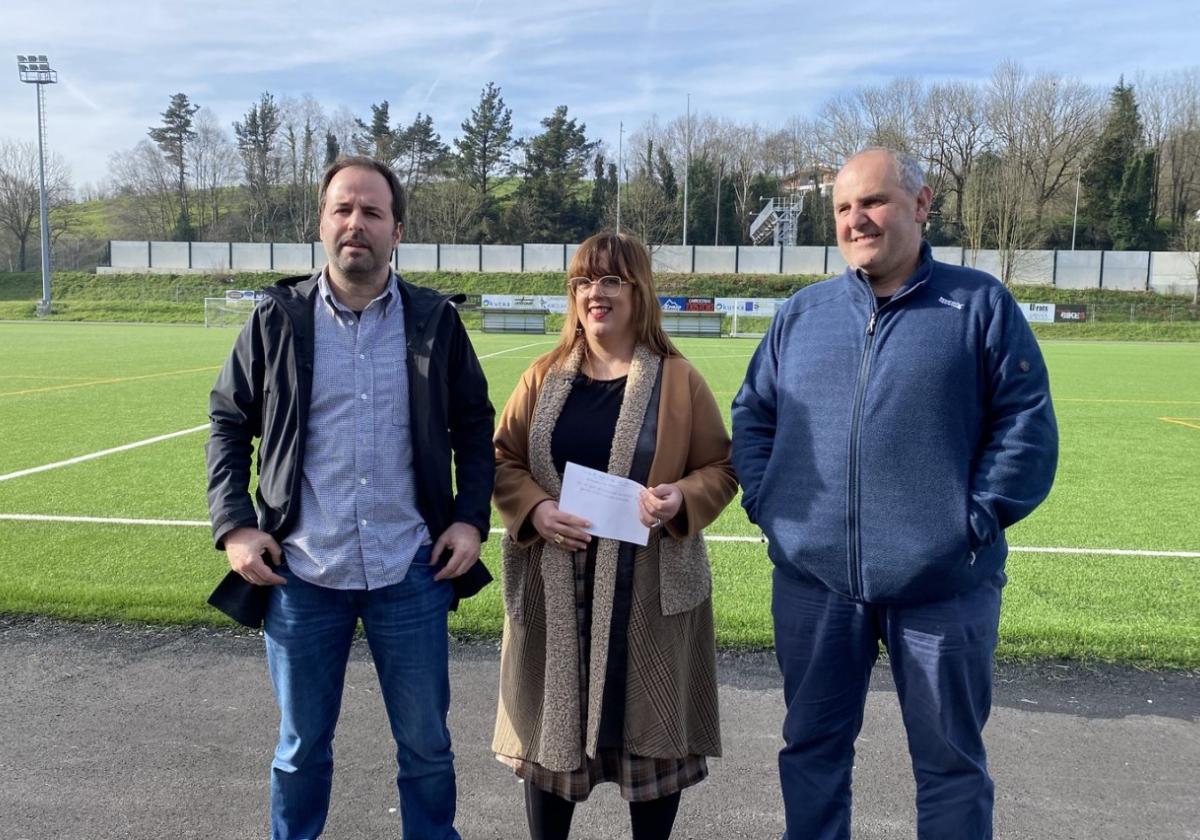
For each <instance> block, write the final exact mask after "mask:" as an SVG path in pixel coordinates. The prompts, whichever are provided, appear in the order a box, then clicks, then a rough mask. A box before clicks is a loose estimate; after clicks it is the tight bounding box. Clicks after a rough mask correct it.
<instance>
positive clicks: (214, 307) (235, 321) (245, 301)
mask: <svg viewBox="0 0 1200 840" xmlns="http://www.w3.org/2000/svg"><path fill="white" fill-rule="evenodd" d="M257 302H258V301H256V300H255V299H254V298H253V297H249V298H228V297H219V298H217V297H206V298H205V299H204V326H206V327H241V326H242V325H243V324H245V323H246V321H247V320H249V318H250V313H251V312H253V311H254V305H255V304H256V303H257Z"/></svg>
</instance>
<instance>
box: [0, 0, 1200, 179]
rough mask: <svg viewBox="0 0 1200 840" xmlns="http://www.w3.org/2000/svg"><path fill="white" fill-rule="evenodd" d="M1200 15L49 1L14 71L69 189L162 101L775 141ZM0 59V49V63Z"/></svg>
mask: <svg viewBox="0 0 1200 840" xmlns="http://www.w3.org/2000/svg"><path fill="white" fill-rule="evenodd" d="M1193 17H1194V4H1193V3H1192V2H1187V3H1185V2H1182V0H1159V2H1156V4H1155V13H1154V14H1153V15H1149V14H1146V9H1145V8H1143V7H1138V6H1136V5H1132V6H1131V5H1129V4H1128V3H1117V2H1113V0H1090V1H1089V2H1087V3H1084V2H1083V0H1064V2H1059V3H1048V2H1045V0H1012V2H1006V3H1003V4H992V5H986V4H985V5H975V6H967V5H962V4H960V3H957V2H955V3H951V2H944V0H916V2H914V3H909V4H895V3H890V2H889V3H885V2H881V0H866V2H861V3H858V4H854V5H853V6H847V5H845V4H815V3H805V4H800V3H796V2H789V1H788V0H762V2H759V3H754V4H747V3H741V2H737V3H735V2H728V0H651V2H648V3H646V2H636V1H635V0H578V2H575V3H572V4H563V3H561V2H559V1H558V0H555V2H550V0H515V1H514V2H505V3H497V2H486V0H445V2H440V3H437V4H424V5H421V6H417V5H415V4H396V3H388V4H382V3H365V4H364V3H357V4H352V3H345V4H340V5H337V4H330V3H314V2H311V0H298V1H297V2H292V3H284V2H280V0H269V2H255V3H247V2H245V1H244V0H209V2H205V3H203V4H200V3H195V2H182V1H181V0H170V2H161V3H156V4H146V3H144V2H140V1H139V2H134V1H133V0H111V2H107V3H104V4H98V3H94V2H82V1H81V0H48V2H44V3H42V4H40V5H38V6H36V7H32V6H27V5H26V6H16V5H15V4H13V3H9V4H6V7H5V9H4V11H2V12H0V33H14V32H19V33H21V35H20V37H19V39H17V38H14V37H12V36H11V35H10V34H4V35H0V41H3V42H4V43H5V44H7V45H8V46H9V52H10V54H16V53H23V52H27V51H29V50H33V51H36V52H44V53H46V54H48V55H49V56H50V58H51V61H52V63H53V64H54V66H55V67H56V68H57V69H58V70H59V73H60V81H61V84H60V85H59V86H58V88H55V89H51V91H49V108H48V125H49V135H50V141H51V144H52V146H53V147H54V148H55V149H57V150H58V151H59V152H60V153H62V154H63V156H64V157H66V158H67V160H68V161H70V163H71V164H72V167H73V169H74V171H75V175H76V178H77V179H78V180H80V181H96V180H99V179H101V178H103V177H104V175H105V172H106V168H107V160H108V156H109V154H111V153H112V152H113V151H117V150H119V149H126V148H130V147H132V146H133V145H135V144H136V143H137V142H138V141H140V140H141V139H143V138H144V137H145V136H146V134H145V132H146V129H147V127H149V126H150V125H152V124H154V123H155V122H156V121H157V120H158V118H159V114H160V113H161V111H162V110H163V109H164V108H165V107H166V105H167V102H168V100H169V98H170V96H171V95H172V94H173V93H176V92H178V91H182V92H185V93H187V94H188V95H189V97H191V99H192V101H193V102H196V103H199V104H202V105H204V106H205V107H207V108H210V109H212V110H213V112H214V113H215V114H216V115H217V116H218V117H219V119H220V120H221V122H222V123H223V124H225V125H229V124H230V123H231V122H232V121H233V120H234V119H238V118H240V117H241V115H242V114H244V113H245V111H246V110H247V109H248V108H249V107H250V105H251V104H252V103H253V102H255V101H256V100H257V98H258V96H259V95H260V94H261V93H262V92H263V91H266V90H269V91H271V92H272V93H274V94H275V95H276V97H277V98H283V97H285V96H294V97H298V96H301V95H303V94H305V93H311V94H312V95H313V96H314V97H316V98H317V99H318V100H319V101H320V102H321V103H322V104H323V105H324V106H325V108H326V110H327V111H329V112H332V111H334V110H336V109H337V108H338V107H339V106H344V107H347V108H349V109H350V110H351V111H353V112H354V113H357V114H361V115H365V114H367V113H368V110H369V105H370V104H371V103H372V102H380V101H382V100H384V99H387V100H388V101H389V102H390V104H391V111H392V115H393V119H396V120H409V119H411V118H412V116H414V115H415V114H416V112H417V111H422V112H426V113H429V114H431V115H432V116H433V118H434V121H435V124H436V126H437V128H438V130H439V131H440V132H441V133H442V135H443V137H444V138H446V139H449V138H450V137H452V136H454V135H455V134H456V133H457V131H458V125H459V123H460V122H462V120H463V119H464V118H465V117H466V115H467V113H468V111H469V110H470V108H471V107H473V106H474V105H475V104H476V102H477V101H478V96H479V91H480V89H481V88H482V87H483V86H484V84H486V83H487V82H489V81H494V82H496V83H497V84H499V85H500V86H501V88H502V90H503V93H504V96H505V99H506V101H507V102H508V104H509V106H510V107H512V108H513V113H514V122H515V124H516V126H517V129H518V131H520V132H526V133H528V132H532V131H536V130H537V128H538V123H539V121H540V120H541V119H542V118H543V117H544V116H546V115H547V114H549V113H550V112H551V110H552V109H553V108H554V107H555V106H556V105H559V104H566V105H568V106H569V107H570V110H571V113H572V115H574V116H576V117H577V118H579V119H581V120H582V121H583V122H585V123H587V125H588V130H589V133H590V134H591V135H592V136H600V137H603V138H604V139H606V140H607V141H608V144H609V145H610V146H611V147H614V148H615V146H616V135H617V125H618V123H619V122H620V121H624V123H625V126H626V129H627V131H628V130H630V129H632V128H633V127H636V126H637V125H640V124H641V123H642V122H644V121H645V120H646V119H648V118H649V117H650V116H651V115H654V114H658V115H659V116H660V117H661V118H662V119H664V120H669V119H671V118H673V117H674V116H677V115H681V114H682V113H683V110H684V103H685V98H686V96H687V95H688V94H689V93H690V94H691V95H692V102H693V107H694V109H696V110H700V111H703V112H706V113H710V114H713V115H715V116H721V117H727V118H730V119H735V120H739V121H746V122H749V121H756V122H759V123H760V124H763V125H765V126H773V125H781V124H782V123H783V122H785V121H786V120H787V118H789V117H791V116H795V115H799V116H808V115H811V114H812V113H813V112H815V111H816V109H817V108H818V107H819V106H820V104H821V102H822V101H824V100H825V99H827V98H828V97H830V96H833V95H835V94H837V93H842V92H846V91H850V90H852V89H854V88H857V87H860V86H862V85H867V84H879V83H882V82H886V81H887V80H888V79H890V78H894V77H896V76H903V75H914V76H917V77H920V78H926V79H934V78H960V79H967V80H971V79H976V80H981V79H985V78H987V77H988V76H989V75H990V73H991V71H992V69H993V68H994V67H995V65H996V64H997V62H999V61H1000V60H1002V59H1006V58H1011V59H1016V60H1018V61H1020V62H1022V63H1023V64H1025V65H1026V66H1027V67H1028V68H1029V69H1031V70H1050V71H1054V72H1059V73H1062V74H1064V75H1069V76H1077V77H1079V78H1082V79H1083V80H1084V81H1086V82H1088V83H1092V84H1097V85H1101V86H1104V87H1107V86H1110V85H1111V84H1113V83H1115V81H1116V77H1117V76H1118V75H1119V74H1121V73H1124V74H1125V75H1127V76H1131V77H1132V76H1133V75H1135V74H1136V73H1137V72H1138V71H1144V72H1147V73H1155V72H1161V71H1164V70H1170V69H1176V68H1180V67H1185V66H1189V65H1191V64H1195V63H1196V59H1195V58H1194V51H1193V45H1192V43H1191V41H1192V40H1193V37H1192V36H1194V29H1193V30H1192V31H1188V30H1189V27H1187V26H1181V25H1180V21H1183V20H1190V19H1192V18H1193ZM2 54H3V52H2V51H0V55H2ZM33 102H34V97H33V92H32V91H31V90H30V89H29V86H26V85H21V84H19V83H18V82H17V81H16V79H15V78H14V79H12V80H11V82H10V83H7V84H0V125H2V126H3V129H0V135H3V136H10V137H19V138H22V139H24V138H28V137H31V136H33V135H35V134H36V121H35V118H34V108H33Z"/></svg>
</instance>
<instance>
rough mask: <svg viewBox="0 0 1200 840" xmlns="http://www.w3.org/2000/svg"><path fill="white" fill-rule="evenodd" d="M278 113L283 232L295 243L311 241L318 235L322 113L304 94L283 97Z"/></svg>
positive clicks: (323, 136)
mask: <svg viewBox="0 0 1200 840" xmlns="http://www.w3.org/2000/svg"><path fill="white" fill-rule="evenodd" d="M280 114H281V125H280V136H281V143H280V150H279V154H280V159H281V165H282V173H283V181H284V183H283V196H282V202H283V216H284V231H283V232H285V233H286V234H287V235H288V236H289V237H290V238H291V239H293V240H294V241H296V242H311V241H312V240H314V239H315V238H316V237H317V235H318V233H317V196H316V192H317V183H318V181H319V180H320V177H321V170H322V168H323V166H322V164H323V162H324V152H323V149H322V145H323V143H324V139H325V135H326V133H327V132H326V122H325V112H324V111H323V110H322V109H321V105H320V103H318V102H317V100H316V99H314V98H313V97H312V96H311V95H307V96H305V97H304V98H303V99H299V100H297V99H285V100H284V101H283V102H281V103H280Z"/></svg>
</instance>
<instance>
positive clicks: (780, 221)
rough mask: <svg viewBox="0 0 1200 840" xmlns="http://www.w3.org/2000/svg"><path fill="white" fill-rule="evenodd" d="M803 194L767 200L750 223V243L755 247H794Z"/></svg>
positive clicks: (802, 205)
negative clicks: (766, 245)
mask: <svg viewBox="0 0 1200 840" xmlns="http://www.w3.org/2000/svg"><path fill="white" fill-rule="evenodd" d="M803 209H804V194H803V193H800V194H798V195H786V196H777V197H775V198H768V199H767V203H766V205H764V206H763V209H762V210H761V211H760V212H759V214H758V216H757V217H756V218H755V219H754V221H753V222H751V223H750V241H751V242H753V243H754V244H755V245H765V244H767V242H768V240H769V241H770V244H772V245H795V244H796V230H797V227H798V224H799V221H800V211H802V210H803Z"/></svg>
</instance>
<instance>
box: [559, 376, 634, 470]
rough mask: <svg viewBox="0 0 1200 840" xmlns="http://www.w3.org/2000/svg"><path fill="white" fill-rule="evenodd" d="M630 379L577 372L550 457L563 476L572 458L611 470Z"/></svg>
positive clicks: (585, 463)
mask: <svg viewBox="0 0 1200 840" xmlns="http://www.w3.org/2000/svg"><path fill="white" fill-rule="evenodd" d="M627 378H628V377H626V376H622V377H619V378H617V379H592V378H590V377H588V376H585V375H584V374H582V373H578V374H576V375H575V380H574V381H573V382H572V383H571V393H570V395H569V396H568V397H567V401H566V403H565V404H564V405H563V409H562V412H561V413H560V414H559V415H558V423H557V424H556V425H555V427H554V435H553V436H552V437H551V439H550V456H551V457H552V458H553V459H554V469H555V470H557V471H558V474H559V475H562V474H563V471H564V470H565V469H566V467H567V462H568V461H571V462H573V463H576V464H579V465H580V466H583V467H590V468H591V469H593V470H600V472H608V459H609V456H610V454H611V453H612V439H613V433H614V432H616V430H617V416H618V415H619V414H620V413H621V403H622V402H624V400H625V380H626V379H627Z"/></svg>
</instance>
